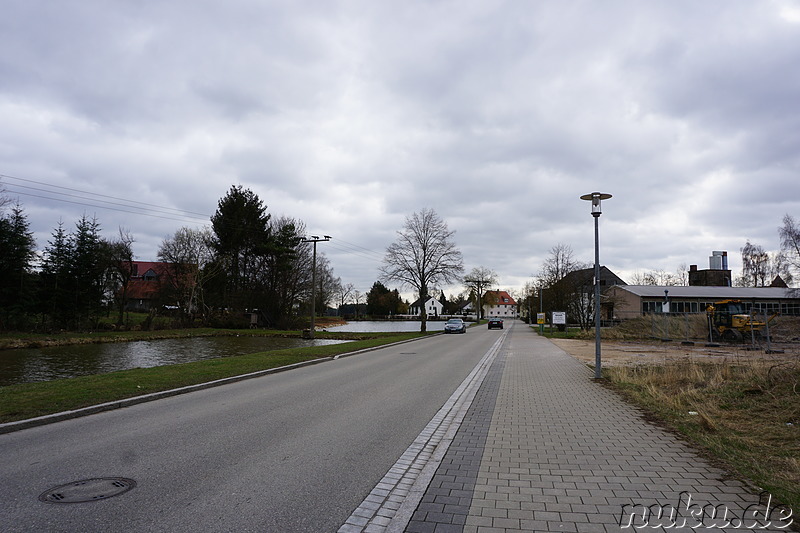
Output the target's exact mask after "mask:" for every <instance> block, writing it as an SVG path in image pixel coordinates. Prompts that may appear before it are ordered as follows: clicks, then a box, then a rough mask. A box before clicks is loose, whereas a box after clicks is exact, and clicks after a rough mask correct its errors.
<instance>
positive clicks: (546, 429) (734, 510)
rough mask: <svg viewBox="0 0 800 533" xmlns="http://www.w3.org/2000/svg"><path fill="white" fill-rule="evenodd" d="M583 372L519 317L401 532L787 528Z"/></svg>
mask: <svg viewBox="0 0 800 533" xmlns="http://www.w3.org/2000/svg"><path fill="white" fill-rule="evenodd" d="M592 378H593V372H592V371H591V370H590V369H588V368H587V367H586V366H584V365H583V364H581V363H580V362H578V361H577V360H575V359H573V358H572V357H570V356H569V355H567V354H566V353H565V352H563V351H562V350H560V349H559V348H557V347H556V346H555V345H553V344H552V343H551V342H550V341H548V340H546V339H543V338H540V337H538V336H537V335H536V334H535V333H534V332H533V331H531V330H530V329H529V328H528V327H524V326H521V325H519V324H518V325H517V326H516V327H515V328H514V329H513V330H512V331H511V332H510V335H509V336H508V337H507V340H506V342H505V344H504V345H503V347H502V349H501V351H500V352H499V354H498V355H497V357H496V358H495V360H494V362H493V364H492V366H491V368H490V369H489V371H488V373H487V374H486V378H485V379H484V381H483V383H482V385H481V387H480V389H479V391H478V392H477V393H476V396H475V398H474V400H473V402H472V404H471V407H470V409H469V411H468V412H467V414H466V416H465V417H464V421H463V422H462V424H461V426H460V428H459V430H458V432H457V433H456V435H455V437H454V438H453V441H452V443H451V445H450V446H449V448H448V451H447V453H446V454H445V455H444V457H443V459H442V462H441V464H440V465H439V467H438V469H437V470H436V473H435V474H434V476H433V478H432V481H431V483H430V485H429V486H428V489H427V491H426V492H425V494H424V496H423V498H422V501H421V502H420V503H419V505H418V507H417V508H416V511H415V512H414V513H413V517H412V519H411V521H410V522H408V525H407V527H406V531H407V532H410V533H442V532H459V533H460V532H465V533H496V532H518V531H570V532H595V531H598V532H606V531H634V530H636V529H637V526H638V528H639V529H647V530H651V531H652V530H664V531H700V530H703V529H706V528H708V529H712V528H713V529H716V530H721V531H744V530H763V529H765V528H764V525H765V524H763V522H764V518H763V517H764V514H768V513H769V512H770V511H771V516H770V518H771V520H772V525H771V526H769V527H767V528H766V529H768V530H776V531H780V530H784V531H785V530H786V529H781V527H780V526H786V525H787V522H788V521H790V519H784V521H781V517H782V516H781V514H780V511H781V510H780V509H775V510H773V509H772V508H770V511H767V508H768V506H770V505H771V506H772V507H774V504H771V502H769V501H768V500H767V498H766V496H764V497H763V498H762V501H759V496H758V495H754V494H753V493H752V492H749V491H748V490H747V489H746V488H745V486H744V485H743V484H742V483H740V482H739V481H736V480H733V479H730V478H728V477H726V474H725V472H723V471H722V470H720V469H718V468H715V467H713V466H711V465H710V464H709V463H708V462H707V461H705V460H704V459H702V458H701V457H700V456H698V455H697V454H696V453H695V452H694V451H693V450H692V449H691V448H689V447H688V446H686V445H685V444H683V443H682V442H681V441H679V440H678V439H677V438H676V436H675V435H673V434H671V433H669V432H666V431H664V430H662V429H660V428H658V427H656V426H654V425H652V424H650V423H648V422H647V421H645V420H644V418H643V417H642V416H641V413H640V412H639V411H638V410H637V409H635V408H634V407H632V406H630V405H628V404H626V403H625V402H623V401H622V400H621V399H620V398H619V397H618V396H616V395H615V394H614V393H613V392H611V391H609V390H607V389H606V388H604V387H603V386H602V385H600V384H598V383H595V382H594V381H593V380H592ZM624 506H627V507H624ZM704 506H706V507H704ZM710 506H713V508H714V509H713V510H714V511H715V512H716V515H715V516H709V514H711V511H712V508H711V507H710ZM703 510H705V511H706V514H705V515H703V514H702V512H703ZM725 512H727V514H726V515H725V514H724V513H725ZM759 518H760V519H761V522H760V523H759V522H756V519H759ZM626 526H627V527H626ZM680 526H683V527H680Z"/></svg>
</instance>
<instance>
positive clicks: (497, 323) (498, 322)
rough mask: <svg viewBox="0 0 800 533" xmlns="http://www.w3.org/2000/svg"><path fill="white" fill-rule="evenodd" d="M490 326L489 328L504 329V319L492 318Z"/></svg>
mask: <svg viewBox="0 0 800 533" xmlns="http://www.w3.org/2000/svg"><path fill="white" fill-rule="evenodd" d="M488 327H489V329H493V328H497V329H503V319H502V318H490V319H489V326H488Z"/></svg>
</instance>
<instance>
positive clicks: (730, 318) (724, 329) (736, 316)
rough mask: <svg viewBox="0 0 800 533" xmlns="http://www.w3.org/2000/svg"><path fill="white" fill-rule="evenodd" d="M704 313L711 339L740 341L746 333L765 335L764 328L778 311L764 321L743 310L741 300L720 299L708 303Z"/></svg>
mask: <svg viewBox="0 0 800 533" xmlns="http://www.w3.org/2000/svg"><path fill="white" fill-rule="evenodd" d="M706 315H707V316H708V329H709V334H710V336H711V340H712V341H718V340H724V341H728V342H741V341H742V340H743V339H744V338H745V337H746V336H748V335H755V336H757V337H766V334H765V332H764V329H765V328H766V327H767V324H768V323H770V322H772V320H773V319H774V318H775V317H776V316H778V313H775V314H773V315H772V316H770V317H769V318H768V319H766V321H765V320H761V319H758V318H756V317H755V316H754V315H752V314H750V313H747V312H745V311H744V306H743V305H742V301H741V300H722V301H719V302H715V303H714V304H713V305H709V306H708V307H707V308H706Z"/></svg>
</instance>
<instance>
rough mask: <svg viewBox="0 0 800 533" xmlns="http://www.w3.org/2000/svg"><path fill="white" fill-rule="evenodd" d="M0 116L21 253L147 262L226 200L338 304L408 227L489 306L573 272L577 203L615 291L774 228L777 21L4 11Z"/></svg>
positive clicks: (713, 13)
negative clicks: (87, 242)
mask: <svg viewBox="0 0 800 533" xmlns="http://www.w3.org/2000/svg"><path fill="white" fill-rule="evenodd" d="M0 120H2V122H1V125H0V174H1V175H2V177H0V186H2V187H4V188H5V189H6V194H7V195H8V196H11V197H12V198H13V199H16V198H19V201H20V203H21V204H22V207H23V209H24V211H25V213H26V214H27V216H28V219H29V221H30V223H31V229H32V230H33V231H34V232H35V236H36V238H37V241H38V245H39V248H43V247H44V246H45V245H46V244H47V241H48V240H49V239H50V235H51V233H52V231H53V230H54V228H55V227H56V226H57V224H58V222H59V220H62V221H63V222H64V224H65V227H66V228H67V229H69V230H71V229H72V228H74V224H75V222H76V221H77V220H78V219H79V218H80V217H81V216H82V215H83V214H84V213H86V214H87V215H89V216H90V217H91V216H95V215H96V217H97V219H98V221H99V222H100V224H101V226H102V235H103V236H105V237H114V236H115V235H116V234H117V231H118V228H119V227H123V228H125V229H127V230H129V231H130V232H131V233H132V234H133V236H134V238H135V239H136V242H135V244H134V252H135V254H136V256H137V259H140V260H144V261H147V260H156V252H157V249H158V245H159V244H160V243H161V241H162V240H163V239H164V238H165V237H167V236H171V235H172V234H174V232H175V230H177V229H178V228H179V227H182V226H190V227H199V226H202V225H203V224H207V223H208V218H209V217H210V216H211V215H212V214H213V213H214V211H215V210H216V207H217V202H218V201H219V199H220V198H222V197H223V196H224V195H225V194H226V192H227V191H228V190H229V189H230V187H231V185H234V184H235V185H239V184H240V185H242V186H244V187H246V188H249V189H251V190H253V191H254V192H255V193H256V194H258V196H259V197H260V198H261V199H262V200H263V201H264V203H265V204H266V205H267V206H268V211H269V212H270V213H271V214H272V215H273V216H281V215H285V216H289V217H293V218H296V219H300V220H302V221H303V222H305V224H306V226H307V228H308V230H309V234H318V235H323V234H325V235H330V236H332V237H333V240H332V241H330V242H329V243H322V244H320V245H319V248H318V250H319V251H320V252H324V253H325V254H326V255H327V256H328V258H329V259H330V261H331V264H332V266H333V268H334V271H335V274H336V275H337V276H339V277H341V278H342V281H343V282H344V283H353V284H354V285H355V286H356V288H357V289H359V290H360V291H362V292H366V291H367V290H368V289H369V288H370V286H371V285H372V283H373V282H374V281H375V280H376V279H377V278H378V267H379V266H380V262H381V258H382V257H383V254H384V252H385V250H386V247H387V246H388V245H389V244H391V242H393V241H394V239H395V237H396V232H397V230H399V229H400V228H401V227H402V225H403V222H404V220H405V218H406V216H408V215H410V214H411V213H414V212H417V211H420V210H421V209H422V208H425V207H429V208H432V209H434V210H435V211H436V212H437V213H438V214H439V215H440V216H441V217H442V218H443V219H444V220H445V221H446V222H447V223H448V225H449V227H450V229H452V230H455V232H456V233H455V241H456V244H457V245H458V246H459V248H460V249H461V251H462V253H463V256H464V263H465V267H466V269H467V271H469V270H470V269H472V268H473V267H477V266H485V267H488V268H491V269H493V270H494V271H496V272H497V274H498V277H499V288H503V289H515V288H520V287H521V286H522V285H523V284H524V283H525V282H526V281H528V280H530V279H531V277H532V276H533V275H535V274H536V273H537V272H538V271H539V269H540V268H541V265H542V262H543V260H544V259H545V258H546V257H547V255H548V253H549V251H550V249H551V248H552V247H553V246H555V245H556V244H558V243H563V244H567V245H570V246H571V247H572V248H573V250H574V251H575V256H576V257H577V258H578V259H580V260H583V261H586V262H592V261H593V260H594V230H593V220H592V217H591V215H590V209H589V204H588V202H584V201H581V200H580V199H579V196H581V195H582V194H586V193H590V192H592V191H601V192H607V193H610V194H613V198H612V199H610V200H608V201H606V202H604V203H603V215H602V217H601V219H600V246H601V250H600V255H601V263H603V264H604V265H607V266H608V267H609V268H611V269H612V270H613V271H615V272H616V273H618V274H619V275H620V276H622V277H623V279H624V278H625V277H626V276H628V277H629V276H632V275H633V274H634V273H636V272H644V271H649V270H655V269H664V270H666V271H668V272H674V271H676V270H677V269H678V267H679V265H680V264H686V265H690V264H697V265H699V268H708V256H709V255H711V252H712V251H713V250H726V251H728V252H729V254H730V265H731V268H732V269H733V270H734V273H735V274H738V273H739V272H738V271H739V270H740V269H741V264H740V255H739V249H740V248H741V247H742V246H743V245H744V244H745V242H746V240H747V239H750V241H751V242H754V243H758V244H760V245H762V246H763V247H764V248H766V249H768V250H777V249H778V247H779V241H778V234H777V228H778V226H779V225H780V224H781V218H782V217H783V215H784V214H787V213H789V214H792V215H794V216H795V217H800V2H798V1H796V0H774V1H771V0H750V1H737V0H716V1H715V0H706V1H702V2H698V1H694V0H692V1H679V0H663V1H649V2H641V1H637V0H627V1H613V0H604V1H602V2H596V1H568V0H567V1H565V0H558V1H555V0H554V1H546V0H536V1H534V0H528V1H523V0H516V1H499V0H498V1H489V0H482V1H475V0H458V1H434V0H428V1H414V0H403V1H399V0H398V1H393V2H389V1H384V2H381V1H370V0H364V1H357V0H354V1H342V2H334V1H327V0H324V1H294V0H293V1H285V2H276V1H268V0H228V1H226V2H219V1H208V0H191V1H188V0H168V1H164V0H154V1H150V0H139V1H130V0H125V1H113V0H63V1H58V2H50V1H39V0H5V1H4V2H3V16H2V17H0ZM23 180H26V181H23ZM57 187H61V188H57ZM39 189H46V190H49V191H50V192H45V191H43V190H39ZM67 195H73V196H67ZM96 195H103V196H96ZM45 197H49V198H55V199H56V200H51V199H47V198H45ZM111 197H113V198H111ZM69 202H75V203H69ZM131 202H140V203H131ZM84 204H91V205H84ZM120 204H124V205H120ZM125 205H127V207H125ZM156 206H158V208H159V209H161V211H159V212H158V213H156V212H154V211H147V212H143V211H141V210H140V209H138V208H143V207H150V208H155V207H156ZM162 208H170V209H172V210H174V211H164V210H163V209H162ZM136 213H139V214H136ZM154 215H157V216H154ZM390 288H394V287H390ZM458 289H459V288H458V287H452V288H451V289H450V290H451V291H452V292H458Z"/></svg>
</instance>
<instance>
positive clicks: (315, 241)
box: [303, 235, 357, 339]
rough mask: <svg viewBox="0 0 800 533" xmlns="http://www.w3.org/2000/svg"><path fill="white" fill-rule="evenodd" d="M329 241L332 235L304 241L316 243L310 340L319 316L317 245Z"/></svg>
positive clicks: (312, 264) (304, 240)
mask: <svg viewBox="0 0 800 533" xmlns="http://www.w3.org/2000/svg"><path fill="white" fill-rule="evenodd" d="M329 240H331V237H330V235H323V237H322V238H321V239H320V238H319V236H317V235H312V236H311V238H310V239H303V242H313V243H314V259H313V261H312V263H311V329H310V330H309V332H308V335H309V337H308V338H309V339H313V338H314V318H315V315H316V314H317V243H318V242H325V241H329ZM356 305H357V304H356Z"/></svg>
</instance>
